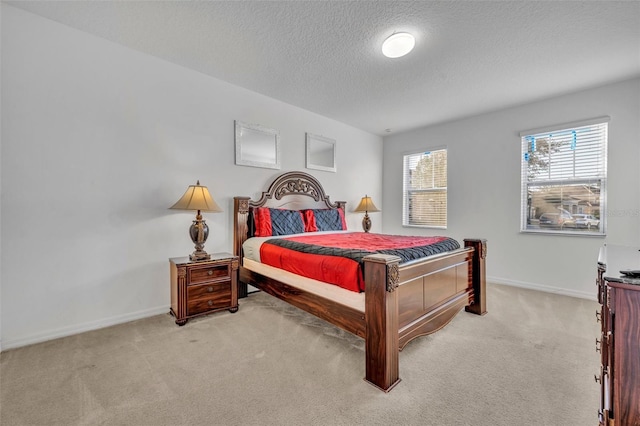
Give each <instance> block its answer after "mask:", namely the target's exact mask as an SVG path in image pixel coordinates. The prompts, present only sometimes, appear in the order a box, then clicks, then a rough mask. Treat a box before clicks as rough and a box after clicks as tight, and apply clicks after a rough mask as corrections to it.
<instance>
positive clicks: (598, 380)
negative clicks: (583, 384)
mask: <svg viewBox="0 0 640 426" xmlns="http://www.w3.org/2000/svg"><path fill="white" fill-rule="evenodd" d="M593 378H594V379H595V381H596V383H602V377H601V376H597V375H595V374H594V375H593Z"/></svg>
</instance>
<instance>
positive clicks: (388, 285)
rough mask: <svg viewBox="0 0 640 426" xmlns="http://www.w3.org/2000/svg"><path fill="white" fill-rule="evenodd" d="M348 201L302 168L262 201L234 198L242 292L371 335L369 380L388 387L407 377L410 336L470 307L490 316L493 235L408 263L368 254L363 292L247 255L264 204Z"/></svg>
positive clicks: (338, 205) (332, 206) (329, 205)
mask: <svg viewBox="0 0 640 426" xmlns="http://www.w3.org/2000/svg"><path fill="white" fill-rule="evenodd" d="M345 205H346V203H345V202H343V201H337V202H332V201H331V200H330V198H329V196H328V195H326V194H325V191H324V189H323V187H322V185H321V184H320V182H319V181H318V180H317V179H316V178H315V177H313V176H311V175H309V174H307V173H304V172H297V171H296V172H287V173H284V174H282V175H280V176H278V177H277V178H276V179H275V180H274V181H273V182H272V183H271V185H270V186H269V188H268V189H267V190H266V191H264V192H262V196H261V197H260V199H258V200H252V199H251V198H250V197H234V243H233V244H234V254H235V255H237V256H239V258H240V267H239V289H238V294H239V297H246V296H247V284H251V285H252V286H253V287H256V288H258V289H260V290H262V291H264V292H266V293H268V294H270V295H272V296H275V297H278V298H280V299H282V300H284V301H285V302H288V303H290V304H291V305H293V306H296V307H298V308H300V309H302V310H304V311H306V312H309V313H311V314H313V315H315V316H317V317H319V318H321V319H323V320H325V321H327V322H329V323H331V324H333V325H335V326H337V327H339V328H341V329H343V330H346V331H348V332H350V333H353V334H355V335H357V336H359V337H361V338H363V339H364V340H365V380H366V381H367V382H369V383H370V384H372V385H374V386H376V387H377V388H379V389H381V390H383V391H385V392H388V391H390V390H391V389H392V388H393V387H394V386H396V385H397V384H398V383H399V382H400V377H399V352H400V351H401V350H402V348H404V346H405V345H406V344H407V343H409V341H411V340H413V339H415V338H416V337H419V336H423V335H426V334H430V333H433V332H435V331H437V330H440V329H441V328H442V327H444V326H445V325H446V324H448V323H449V322H450V321H451V320H452V319H453V318H454V317H455V315H457V314H458V312H460V311H461V310H462V308H463V307H464V308H465V310H466V311H467V312H470V313H473V314H476V315H484V314H486V312H487V311H486V280H485V258H486V253H487V247H486V240H484V239H465V240H464V245H463V246H462V247H460V248H458V249H454V250H451V251H447V252H444V253H440V254H436V255H433V256H428V257H426V258H421V259H416V260H410V261H404V262H402V259H401V258H400V257H399V256H396V255H392V254H384V253H375V254H371V255H367V256H364V257H363V258H362V262H361V265H362V268H363V277H364V292H362V293H357V292H354V291H350V290H346V289H343V288H340V287H337V286H335V285H330V284H325V283H322V282H319V281H317V280H314V279H311V278H301V277H298V276H296V275H295V274H293V273H291V272H289V271H284V270H280V269H277V268H275V267H272V266H269V265H264V264H262V263H260V262H257V261H255V260H253V259H250V258H248V257H246V256H245V253H244V251H245V250H246V247H247V245H245V243H246V242H247V241H248V240H249V239H251V238H253V237H254V234H255V233H256V227H255V222H254V212H256V211H257V210H258V209H260V208H270V209H283V210H289V211H291V210H293V211H295V210H299V211H306V210H310V209H323V210H326V209H329V210H342V212H341V214H344V212H345ZM243 247H245V248H243Z"/></svg>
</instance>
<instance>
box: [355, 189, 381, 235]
mask: <svg viewBox="0 0 640 426" xmlns="http://www.w3.org/2000/svg"><path fill="white" fill-rule="evenodd" d="M379 211H380V209H378V208H377V207H376V205H375V204H373V201H371V197H369V196H368V195H365V196H364V197H362V200H360V204H358V207H356V209H355V210H354V212H357V213H362V212H364V218H363V219H362V229H364V232H369V231H370V230H371V219H369V214H368V213H369V212H379Z"/></svg>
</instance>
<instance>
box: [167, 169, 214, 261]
mask: <svg viewBox="0 0 640 426" xmlns="http://www.w3.org/2000/svg"><path fill="white" fill-rule="evenodd" d="M169 208H170V209H177V210H197V211H198V213H196V219H195V220H194V221H193V223H192V224H191V227H189V236H191V241H193V243H194V244H195V248H196V249H195V251H194V252H193V253H191V254H190V255H189V259H191V260H192V261H194V262H197V261H201V260H209V259H211V255H209V254H208V253H207V252H206V251H204V243H205V241H207V237H208V236H209V227H208V226H207V223H206V222H205V220H204V219H202V215H201V214H200V212H201V211H204V212H221V211H222V209H221V208H220V206H218V205H217V204H216V202H215V201H213V198H212V197H211V194H209V190H208V189H207V187H206V186H202V185H200V181H198V182H197V183H196V184H195V185H189V188H187V191H186V192H185V193H184V195H183V196H182V198H180V199H179V200H178V202H177V203H175V204H174V205H172V206H171V207H169Z"/></svg>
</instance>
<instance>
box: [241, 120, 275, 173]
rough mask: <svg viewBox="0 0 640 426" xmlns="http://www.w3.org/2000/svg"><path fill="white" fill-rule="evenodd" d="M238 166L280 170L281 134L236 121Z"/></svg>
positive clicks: (256, 125) (259, 126) (273, 130)
mask: <svg viewBox="0 0 640 426" xmlns="http://www.w3.org/2000/svg"><path fill="white" fill-rule="evenodd" d="M235 128H236V132H235V146H236V165H238V166H251V167H264V168H267V169H280V132H279V131H277V130H275V129H270V128H268V127H264V126H261V125H259V124H250V123H245V122H243V121H238V120H235Z"/></svg>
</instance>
